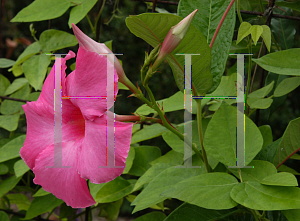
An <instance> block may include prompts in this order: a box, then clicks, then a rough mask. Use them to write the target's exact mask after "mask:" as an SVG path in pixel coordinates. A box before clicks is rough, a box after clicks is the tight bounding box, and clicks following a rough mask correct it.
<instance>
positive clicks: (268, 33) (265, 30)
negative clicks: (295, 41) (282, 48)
mask: <svg viewBox="0 0 300 221" xmlns="http://www.w3.org/2000/svg"><path fill="white" fill-rule="evenodd" d="M261 27H262V29H263V32H262V34H261V37H262V38H263V39H264V43H265V45H266V47H267V49H268V51H269V52H270V50H271V43H272V42H271V39H272V37H271V30H270V28H269V26H267V25H262V26H261Z"/></svg>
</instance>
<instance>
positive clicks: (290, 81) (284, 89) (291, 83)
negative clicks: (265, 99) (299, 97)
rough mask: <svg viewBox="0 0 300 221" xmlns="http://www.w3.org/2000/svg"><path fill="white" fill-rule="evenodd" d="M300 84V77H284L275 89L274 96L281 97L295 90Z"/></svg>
mask: <svg viewBox="0 0 300 221" xmlns="http://www.w3.org/2000/svg"><path fill="white" fill-rule="evenodd" d="M298 86H300V77H292V78H287V79H284V80H283V81H282V82H280V84H278V86H277V87H276V89H275V91H274V97H281V96H283V95H286V94H288V93H290V92H291V91H293V90H295V89H296V88H297V87H298Z"/></svg>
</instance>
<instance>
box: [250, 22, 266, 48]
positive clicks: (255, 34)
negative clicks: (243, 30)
mask: <svg viewBox="0 0 300 221" xmlns="http://www.w3.org/2000/svg"><path fill="white" fill-rule="evenodd" d="M250 32H251V38H252V40H253V41H254V45H256V44H257V41H258V39H259V38H260V36H261V34H262V33H263V28H262V27H261V26H260V25H252V26H251V28H250Z"/></svg>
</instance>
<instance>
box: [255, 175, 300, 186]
mask: <svg viewBox="0 0 300 221" xmlns="http://www.w3.org/2000/svg"><path fill="white" fill-rule="evenodd" d="M260 183H261V184H264V185H273V186H298V181H297V179H296V177H295V176H294V175H293V174H291V173H286V172H281V173H276V174H272V175H269V176H267V177H265V178H263V179H262V180H261V181H260Z"/></svg>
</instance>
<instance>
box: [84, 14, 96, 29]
mask: <svg viewBox="0 0 300 221" xmlns="http://www.w3.org/2000/svg"><path fill="white" fill-rule="evenodd" d="M85 17H86V19H87V20H88V22H89V24H90V27H91V29H92V32H94V27H93V24H92V22H91V19H90V17H89V16H88V14H86V15H85Z"/></svg>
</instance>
